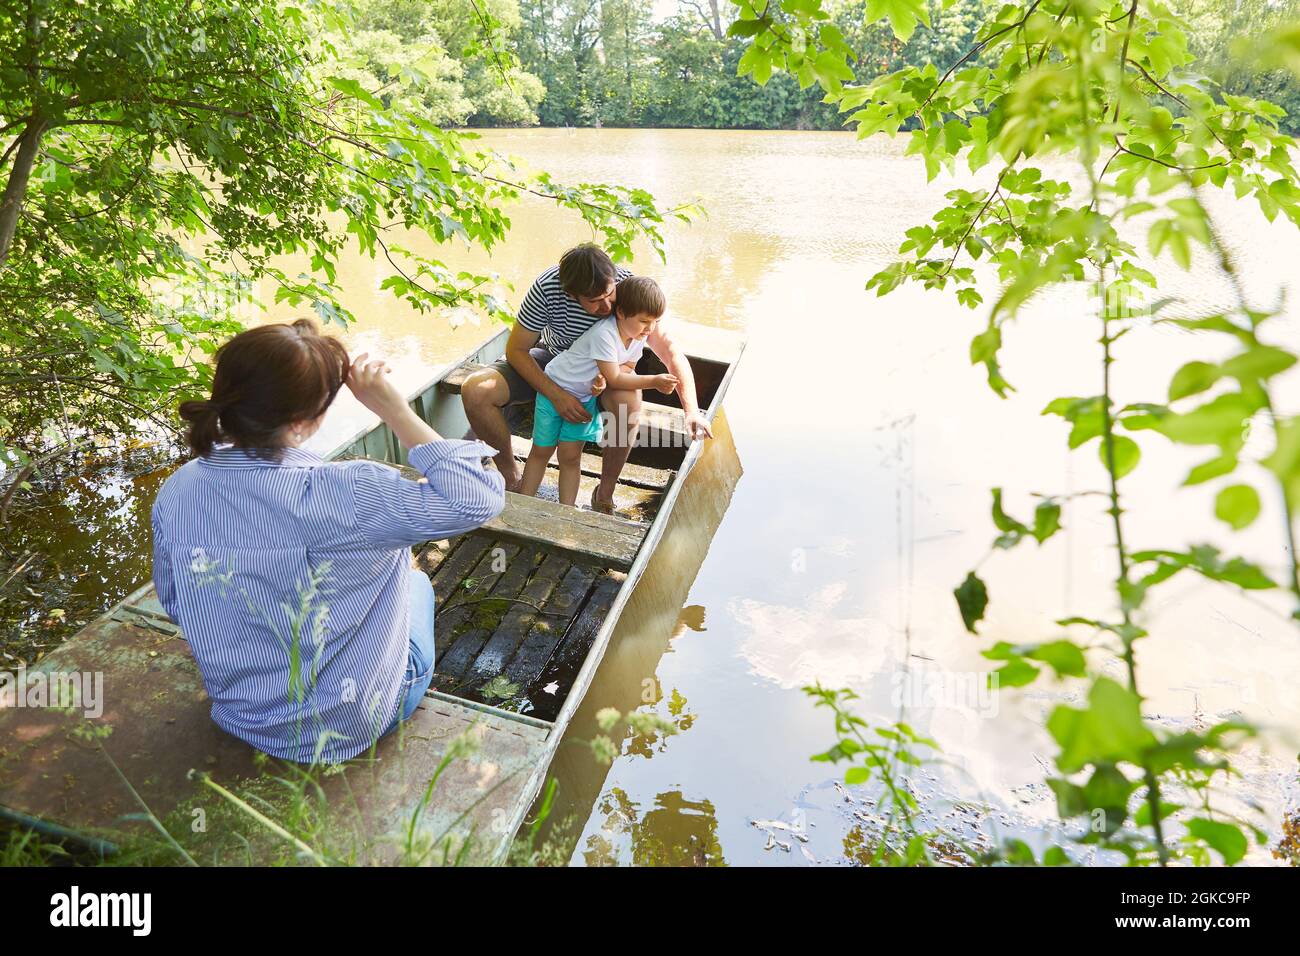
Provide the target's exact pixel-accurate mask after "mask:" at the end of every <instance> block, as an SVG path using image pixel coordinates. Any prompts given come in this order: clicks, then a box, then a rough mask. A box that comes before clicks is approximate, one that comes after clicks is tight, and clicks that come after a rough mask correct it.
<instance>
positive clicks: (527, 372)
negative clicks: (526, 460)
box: [461, 243, 713, 512]
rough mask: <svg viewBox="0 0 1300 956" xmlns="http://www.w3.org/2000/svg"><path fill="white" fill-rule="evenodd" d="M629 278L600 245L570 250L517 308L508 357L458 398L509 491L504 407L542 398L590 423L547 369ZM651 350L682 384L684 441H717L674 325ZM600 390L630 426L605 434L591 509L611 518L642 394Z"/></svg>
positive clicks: (515, 468) (513, 469)
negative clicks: (492, 453)
mask: <svg viewBox="0 0 1300 956" xmlns="http://www.w3.org/2000/svg"><path fill="white" fill-rule="evenodd" d="M631 274H632V273H631V272H629V271H628V270H627V269H622V268H618V267H616V266H615V265H614V263H613V261H612V260H611V259H610V258H609V256H608V255H607V254H606V253H605V251H604V250H603V249H601V248H600V247H599V246H596V245H594V244H592V243H583V244H582V245H578V246H575V247H573V248H572V249H570V250H569V251H568V252H566V253H564V255H563V256H561V257H560V262H559V265H555V266H551V268H549V269H547V270H546V271H545V272H543V273H542V274H541V275H539V276H538V277H537V278H536V279H535V280H534V281H533V284H532V286H531V287H530V288H529V290H528V294H527V295H525V296H524V301H523V304H522V305H520V307H519V321H517V322H516V323H515V326H514V328H513V329H511V331H510V338H509V340H508V341H507V342H506V355H505V358H504V359H501V360H499V361H497V362H496V363H495V364H494V365H492V366H491V367H489V368H485V369H482V370H480V371H478V372H476V373H475V374H474V375H472V376H470V377H469V378H468V379H467V380H466V381H465V384H464V386H463V388H462V389H461V398H462V400H463V401H464V403H465V413H466V415H467V416H468V418H469V422H470V426H471V428H473V431H474V434H475V436H477V437H478V438H480V439H482V440H483V441H484V442H486V443H487V444H489V445H491V446H492V447H493V448H499V449H501V451H500V452H499V453H498V454H497V456H496V458H495V459H494V460H495V461H496V465H497V468H498V469H499V470H500V471H501V474H502V476H503V477H504V478H505V481H506V488H507V490H509V491H515V490H517V489H518V487H519V481H520V478H521V475H520V471H519V465H518V463H517V462H516V461H515V457H514V454H513V452H512V451H511V448H510V428H509V426H508V425H507V424H506V419H505V414H504V410H505V408H506V406H507V405H515V404H520V403H524V402H531V401H533V400H534V399H535V398H536V396H537V393H538V392H541V393H542V394H543V395H545V396H546V397H547V398H548V399H550V401H551V403H552V404H553V405H554V406H555V409H556V411H557V412H559V413H560V417H562V418H564V419H565V420H567V421H570V422H574V423H583V422H588V421H590V420H591V416H590V415H589V414H588V413H587V410H586V409H584V408H583V407H582V403H581V402H580V401H578V400H577V399H576V398H575V397H574V396H572V395H570V394H569V393H568V392H566V391H565V390H564V389H562V388H560V386H558V385H556V384H555V382H553V381H552V380H551V379H550V378H548V377H547V375H546V373H545V372H544V371H543V369H544V368H545V367H546V363H547V362H549V361H550V360H551V359H552V358H554V357H555V356H556V355H558V354H559V353H560V352H563V351H565V350H566V349H567V348H568V347H569V346H570V345H572V344H573V342H574V340H575V339H577V337H578V336H579V335H581V334H582V333H583V332H585V331H587V329H589V328H591V326H592V325H594V324H595V323H596V322H598V321H600V320H601V319H604V318H607V317H608V316H609V315H611V314H612V313H613V311H614V303H615V296H616V287H617V285H618V283H619V281H620V280H622V279H625V278H627V277H628V276H630V275H631ZM646 345H648V346H649V347H650V350H651V351H653V352H654V353H655V355H657V356H658V357H659V358H660V360H661V361H662V362H663V363H664V366H665V367H666V368H667V369H668V371H669V372H670V373H671V374H673V375H675V376H676V377H677V382H678V385H677V394H678V396H679V398H680V399H681V403H682V410H683V411H684V412H685V414H686V431H687V434H688V435H690V437H691V438H693V439H701V438H712V437H713V434H712V432H711V431H710V430H709V425H708V422H707V421H705V418H704V415H703V413H702V412H701V411H700V407H699V402H698V401H697V399H696V393H695V376H694V373H693V372H692V371H691V366H690V363H689V362H688V361H687V359H686V356H685V355H683V354H682V352H681V350H680V349H678V348H677V347H676V346H675V345H674V344H673V340H672V323H669V322H661V323H660V324H659V327H658V328H657V329H656V330H655V331H654V332H652V333H651V334H650V336H649V337H648V338H647V339H646ZM595 385H596V388H595V389H594V391H597V392H599V393H600V404H601V407H602V408H603V409H604V410H605V411H607V412H610V413H611V414H612V415H613V420H614V421H615V422H618V423H622V422H626V423H627V427H626V429H625V430H624V429H622V428H612V429H607V431H608V432H609V434H608V435H606V437H605V438H604V439H603V441H604V442H605V449H604V454H603V456H602V463H601V475H600V484H599V486H598V487H597V488H596V489H595V491H593V492H592V497H591V507H592V509H593V510H595V511H604V512H609V511H611V510H613V503H614V487H615V485H616V484H617V483H618V476H619V473H620V472H622V470H623V465H624V464H626V463H627V457H628V454H629V453H630V452H631V450H632V445H633V443H634V442H635V440H636V435H637V425H638V422H639V418H640V413H641V393H640V392H639V391H636V390H632V391H626V390H620V389H605V390H603V391H601V389H603V386H604V382H602V381H599V378H598V380H597V382H596V383H595ZM620 432H621V433H620Z"/></svg>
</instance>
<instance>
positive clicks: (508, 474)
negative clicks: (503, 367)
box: [460, 368, 546, 492]
mask: <svg viewBox="0 0 1300 956" xmlns="http://www.w3.org/2000/svg"><path fill="white" fill-rule="evenodd" d="M460 399H461V402H462V404H463V405H464V406H465V417H466V418H468V419H469V426H470V428H472V429H473V430H474V436H475V437H476V438H478V440H479V441H482V442H486V443H487V444H489V445H491V446H492V447H493V448H495V449H496V450H497V454H496V456H495V457H494V458H493V459H492V460H493V461H495V462H496V466H497V471H499V472H501V477H502V478H504V479H505V480H506V491H518V490H519V481H520V478H519V463H518V462H516V461H515V453H514V451H513V450H512V449H511V447H510V426H509V425H507V424H506V416H505V411H504V410H505V407H506V405H507V404H508V403H509V401H510V386H509V385H507V384H506V380H505V378H504V377H502V375H501V373H500V372H498V371H497V370H496V369H493V368H484V369H479V370H478V371H477V372H475V373H474V374H473V375H471V376H470V377H469V378H467V379H465V384H464V385H462V386H461V390H460ZM545 470H546V465H545V464H544V463H543V465H542V471H543V473H545ZM533 491H534V492H536V491H537V489H536V487H534V488H533Z"/></svg>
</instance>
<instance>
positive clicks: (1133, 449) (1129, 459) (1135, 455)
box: [1097, 435, 1142, 478]
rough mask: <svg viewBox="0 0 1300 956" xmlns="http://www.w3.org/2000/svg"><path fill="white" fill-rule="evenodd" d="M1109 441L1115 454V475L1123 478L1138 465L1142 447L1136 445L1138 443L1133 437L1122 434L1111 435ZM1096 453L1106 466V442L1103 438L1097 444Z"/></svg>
mask: <svg viewBox="0 0 1300 956" xmlns="http://www.w3.org/2000/svg"><path fill="white" fill-rule="evenodd" d="M1110 441H1111V448H1112V449H1113V453H1114V456H1115V477H1116V478H1123V477H1124V476H1125V475H1127V474H1128V473H1129V472H1131V471H1132V470H1133V469H1134V468H1136V467H1137V466H1138V461H1139V459H1141V457H1142V449H1140V448H1139V447H1138V443H1137V442H1135V441H1134V440H1133V439H1131V438H1126V437H1124V436H1123V435H1111V436H1110ZM1097 454H1098V456H1099V457H1100V458H1101V464H1102V466H1103V467H1107V465H1108V463H1107V461H1106V442H1105V440H1104V439H1103V440H1102V442H1101V443H1100V444H1099V445H1098V446H1097Z"/></svg>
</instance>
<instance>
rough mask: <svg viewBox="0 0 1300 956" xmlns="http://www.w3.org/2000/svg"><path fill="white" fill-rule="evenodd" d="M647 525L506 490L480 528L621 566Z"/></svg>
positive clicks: (572, 556) (584, 559) (589, 560)
mask: <svg viewBox="0 0 1300 956" xmlns="http://www.w3.org/2000/svg"><path fill="white" fill-rule="evenodd" d="M647 527H648V526H647V525H646V524H644V523H642V522H640V521H628V520H626V519H624V518H619V517H617V516H616V515H605V514H600V513H599V512H595V511H583V510H581V509H579V508H572V507H569V506H568V505H562V504H560V503H559V502H556V501H547V500H545V499H544V498H529V497H525V496H524V495H517V494H515V493H514V492H507V493H506V506H505V509H504V510H503V511H502V512H501V514H499V515H497V516H496V517H495V518H493V519H492V520H491V521H489V522H488V523H487V524H485V525H484V526H483V530H484V531H486V532H488V533H489V534H492V535H495V536H496V537H498V538H503V539H505V540H507V541H515V542H519V543H521V544H531V545H542V546H545V547H547V548H550V549H552V550H554V551H558V552H561V553H563V554H564V555H565V556H567V557H568V558H570V559H571V560H573V561H578V562H580V563H585V564H595V565H598V566H601V567H610V568H618V569H620V570H626V569H628V568H630V567H631V566H632V561H633V559H635V558H636V553H637V549H638V548H640V547H641V541H642V539H643V538H645V534H646V529H647Z"/></svg>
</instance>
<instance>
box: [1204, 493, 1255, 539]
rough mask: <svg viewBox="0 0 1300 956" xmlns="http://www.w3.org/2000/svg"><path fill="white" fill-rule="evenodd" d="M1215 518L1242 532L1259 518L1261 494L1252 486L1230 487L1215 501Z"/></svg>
mask: <svg viewBox="0 0 1300 956" xmlns="http://www.w3.org/2000/svg"><path fill="white" fill-rule="evenodd" d="M1214 516H1215V517H1216V518H1218V519H1219V520H1220V521H1224V522H1227V523H1228V524H1229V525H1230V526H1231V527H1232V529H1233V530H1234V531H1240V530H1241V529H1242V528H1245V527H1247V526H1248V525H1249V524H1250V523H1251V522H1253V521H1254V520H1255V519H1256V518H1258V517H1259V492H1257V491H1256V490H1255V489H1254V488H1252V487H1251V486H1250V485H1229V486H1228V487H1227V488H1224V489H1223V490H1222V491H1220V492H1219V494H1218V496H1217V497H1215V499H1214Z"/></svg>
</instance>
